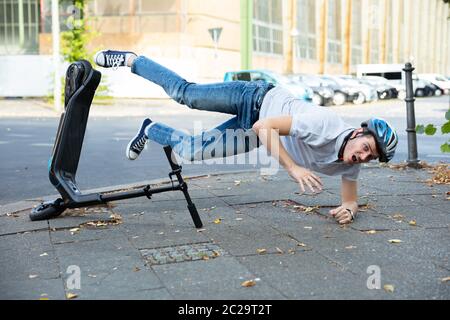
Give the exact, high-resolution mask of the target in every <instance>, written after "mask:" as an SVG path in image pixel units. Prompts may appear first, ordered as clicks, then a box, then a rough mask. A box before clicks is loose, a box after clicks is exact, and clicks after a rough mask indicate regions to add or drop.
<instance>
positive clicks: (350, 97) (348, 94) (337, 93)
mask: <svg viewBox="0 0 450 320" xmlns="http://www.w3.org/2000/svg"><path fill="white" fill-rule="evenodd" d="M317 77H318V78H319V79H320V82H321V84H323V85H324V86H328V87H330V88H331V89H333V90H334V96H333V103H334V104H335V105H337V106H340V105H343V104H344V103H346V102H352V103H353V101H355V100H356V99H358V97H359V93H358V91H357V90H353V89H352V88H349V87H342V86H341V85H340V84H339V83H337V82H336V81H335V80H333V79H331V78H328V77H327V76H324V75H320V76H317Z"/></svg>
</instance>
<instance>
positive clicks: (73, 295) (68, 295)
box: [66, 292, 78, 299]
mask: <svg viewBox="0 0 450 320" xmlns="http://www.w3.org/2000/svg"><path fill="white" fill-rule="evenodd" d="M76 297H78V295H77V294H75V293H70V292H68V293H67V294H66V298H67V299H75V298H76Z"/></svg>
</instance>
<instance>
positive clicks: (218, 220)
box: [214, 218, 222, 224]
mask: <svg viewBox="0 0 450 320" xmlns="http://www.w3.org/2000/svg"><path fill="white" fill-rule="evenodd" d="M221 222H222V219H221V218H217V219H216V220H214V223H215V224H219V223H221Z"/></svg>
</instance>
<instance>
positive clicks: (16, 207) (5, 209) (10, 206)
mask: <svg viewBox="0 0 450 320" xmlns="http://www.w3.org/2000/svg"><path fill="white" fill-rule="evenodd" d="M256 171H258V170H257V169H253V170H236V171H221V172H215V173H213V174H201V175H190V176H189V175H186V176H184V175H183V178H184V180H185V181H186V182H188V183H189V181H190V180H196V179H202V178H207V177H216V176H225V175H233V174H242V173H252V172H256ZM165 184H170V180H169V178H158V179H153V180H147V181H139V182H134V183H130V184H121V185H114V186H106V187H101V188H94V189H89V190H85V191H84V192H83V193H97V192H98V193H100V192H117V191H121V190H127V189H134V188H140V187H144V186H146V185H165ZM60 196H61V195H60V194H53V195H47V196H42V197H37V198H31V199H25V200H21V201H18V202H13V203H7V204H4V205H0V217H2V216H6V215H8V214H14V213H17V212H20V211H24V210H27V209H29V210H31V209H32V208H34V207H35V206H37V205H39V204H41V203H42V202H45V201H49V200H54V199H56V198H58V197H60Z"/></svg>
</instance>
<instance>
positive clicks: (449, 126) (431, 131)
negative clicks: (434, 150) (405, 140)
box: [416, 109, 450, 152]
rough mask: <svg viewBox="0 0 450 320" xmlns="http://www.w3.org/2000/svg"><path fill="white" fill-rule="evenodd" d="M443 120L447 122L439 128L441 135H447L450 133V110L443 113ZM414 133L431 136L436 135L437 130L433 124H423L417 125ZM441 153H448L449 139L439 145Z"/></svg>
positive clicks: (449, 149) (449, 148)
mask: <svg viewBox="0 0 450 320" xmlns="http://www.w3.org/2000/svg"><path fill="white" fill-rule="evenodd" d="M445 119H446V120H447V122H446V123H444V124H443V125H442V126H441V133H442V134H449V133H450V109H449V110H447V112H446V113H445ZM416 132H417V133H418V134H426V135H428V136H433V135H435V134H436V132H437V128H436V127H435V125H434V124H428V125H426V126H425V125H423V124H419V125H417V126H416ZM441 151H442V152H450V139H449V140H447V142H445V143H444V144H442V145H441Z"/></svg>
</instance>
